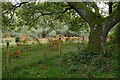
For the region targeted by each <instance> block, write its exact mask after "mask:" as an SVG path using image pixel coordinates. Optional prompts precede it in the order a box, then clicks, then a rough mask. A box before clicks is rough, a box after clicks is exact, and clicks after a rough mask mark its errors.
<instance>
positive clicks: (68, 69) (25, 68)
mask: <svg viewBox="0 0 120 80" xmlns="http://www.w3.org/2000/svg"><path fill="white" fill-rule="evenodd" d="M106 45H107V51H109V52H108V55H109V56H108V57H107V58H102V57H99V56H102V55H101V54H99V55H97V54H96V56H97V57H94V56H91V55H87V56H90V57H92V60H91V59H89V58H86V55H85V54H86V53H84V51H82V50H83V49H85V47H86V44H85V46H82V44H79V43H65V44H62V53H61V54H59V51H58V48H57V47H49V45H48V44H31V45H20V46H16V45H10V49H9V51H10V54H13V53H14V52H15V51H17V50H18V49H20V50H23V52H22V55H19V57H12V56H11V57H10V58H9V65H8V71H6V69H5V60H6V55H5V54H6V51H7V50H6V46H3V49H2V51H3V52H2V63H3V66H2V70H3V73H2V74H3V75H2V77H3V78H91V77H96V78H116V77H118V70H117V69H118V62H117V56H118V55H117V51H116V50H117V49H116V48H115V46H114V45H113V44H111V43H108V44H106ZM83 53H84V54H83ZM79 56H80V57H79ZM84 59H85V60H84ZM84 61H85V62H84ZM91 62H92V63H91ZM101 62H105V63H101ZM97 63H98V64H97Z"/></svg>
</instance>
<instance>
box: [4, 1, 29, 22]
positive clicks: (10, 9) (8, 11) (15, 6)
mask: <svg viewBox="0 0 120 80" xmlns="http://www.w3.org/2000/svg"><path fill="white" fill-rule="evenodd" d="M26 3H28V2H21V3H19V5H18V4H16V5H13V7H12V8H9V9H8V10H7V11H6V12H4V13H2V15H4V14H9V13H10V12H11V11H12V10H13V14H12V16H11V18H10V19H9V20H12V18H13V16H14V12H15V9H16V8H18V7H21V6H22V4H26ZM17 5H18V6H17Z"/></svg>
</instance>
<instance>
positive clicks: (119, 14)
mask: <svg viewBox="0 0 120 80" xmlns="http://www.w3.org/2000/svg"><path fill="white" fill-rule="evenodd" d="M118 22H120V2H119V5H118V7H117V9H116V10H114V11H113V12H112V13H111V14H110V15H109V16H108V17H106V21H105V23H106V24H107V27H106V31H109V30H110V29H111V28H113V27H114V26H115V25H116V24H117V23H118Z"/></svg>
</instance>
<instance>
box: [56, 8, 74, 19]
mask: <svg viewBox="0 0 120 80" xmlns="http://www.w3.org/2000/svg"><path fill="white" fill-rule="evenodd" d="M71 9H72V7H70V8H65V10H64V11H62V12H60V13H61V14H60V15H59V16H58V17H57V18H56V19H59V18H60V17H61V15H62V14H64V13H65V12H67V11H68V10H71Z"/></svg>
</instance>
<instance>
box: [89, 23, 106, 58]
mask: <svg viewBox="0 0 120 80" xmlns="http://www.w3.org/2000/svg"><path fill="white" fill-rule="evenodd" d="M104 28H105V26H104V25H102V24H95V25H94V26H92V27H91V28H90V34H89V42H88V46H87V50H89V51H94V52H101V53H104V55H105V56H106V52H105V42H106V37H107V34H108V32H106V31H105V29H104Z"/></svg>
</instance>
